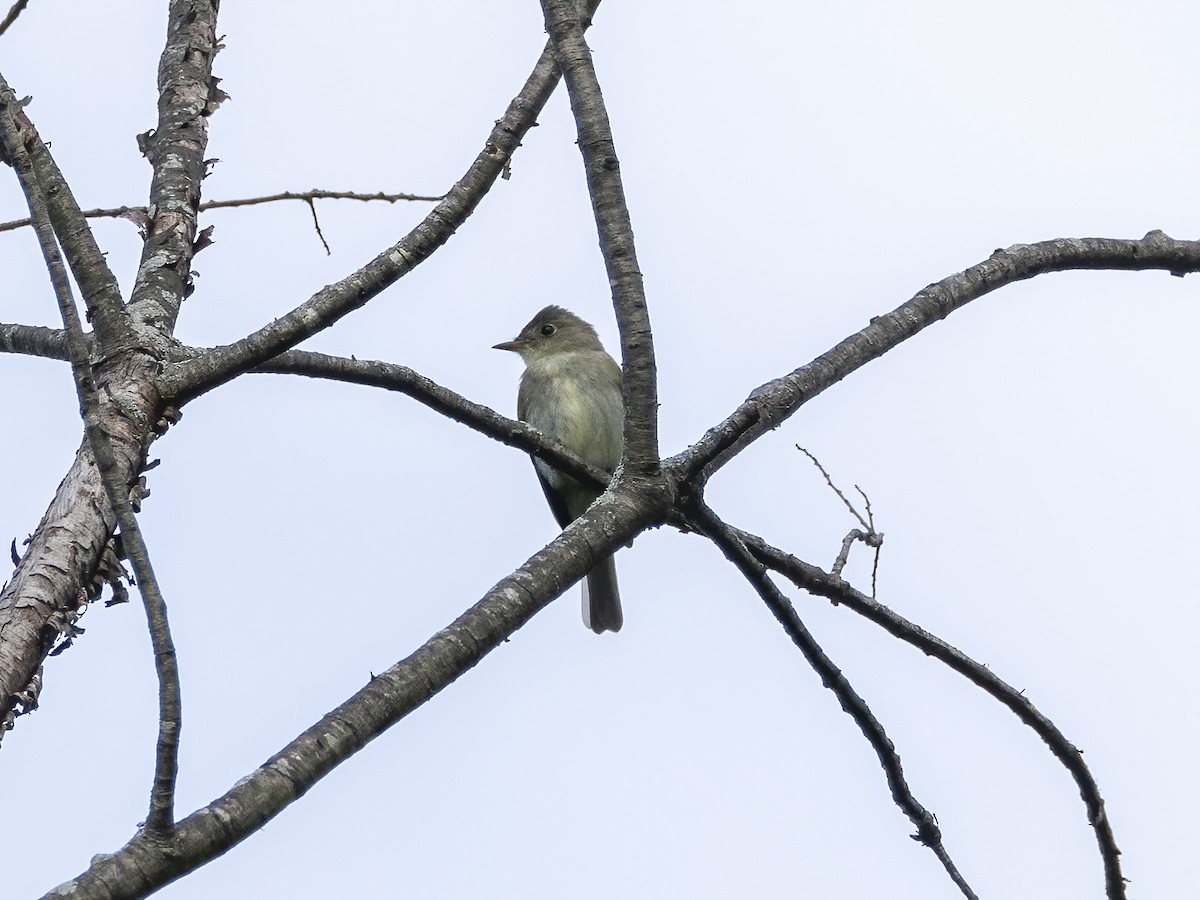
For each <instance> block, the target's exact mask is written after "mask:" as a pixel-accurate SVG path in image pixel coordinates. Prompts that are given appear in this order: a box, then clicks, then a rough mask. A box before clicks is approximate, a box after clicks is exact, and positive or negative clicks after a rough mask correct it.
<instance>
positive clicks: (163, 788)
mask: <svg viewBox="0 0 1200 900" xmlns="http://www.w3.org/2000/svg"><path fill="white" fill-rule="evenodd" d="M15 104H16V98H15V97H14V96H13V95H12V92H11V91H10V90H9V87H8V83H7V82H6V81H5V80H4V79H3V77H2V76H0V130H2V131H3V141H4V148H5V151H6V152H7V154H8V158H9V159H10V160H11V161H12V163H13V168H14V169H15V170H16V173H17V178H18V179H19V180H20V182H21V188H22V189H23V190H24V191H25V196H26V198H27V200H28V202H29V213H30V218H31V219H33V227H34V231H35V232H36V233H37V237H38V243H39V245H40V246H41V249H42V257H43V259H44V260H45V262H46V268H47V270H48V271H49V273H50V281H51V283H52V284H53V286H54V294H55V297H56V298H57V300H58V308H59V312H60V313H61V315H62V319H63V327H64V330H65V331H66V336H67V346H68V348H69V350H70V354H71V370H72V372H73V373H74V375H75V388H76V391H77V393H78V394H79V404H80V408H81V411H82V413H83V420H84V425H85V428H86V431H87V439H88V443H89V444H90V446H91V449H92V456H93V457H94V458H95V460H96V465H97V467H98V468H99V470H100V477H101V479H102V480H103V482H104V487H105V491H106V492H107V494H108V500H109V503H110V504H111V506H112V508H113V511H114V512H115V513H116V517H117V521H118V522H119V523H120V525H121V535H122V538H123V543H124V546H125V550H126V553H127V554H128V557H129V561H130V562H131V563H132V564H133V569H134V572H135V573H136V575H137V580H138V589H139V592H140V593H141V595H142V599H143V601H144V604H145V608H146V619H147V621H148V623H149V627H150V639H151V642H152V644H153V646H154V667H155V671H156V672H157V674H158V703H159V726H158V746H157V753H156V757H155V768H154V788H153V791H152V792H151V800H150V815H149V817H148V819H147V820H146V828H147V830H148V831H150V832H154V833H162V832H165V831H168V830H169V829H170V828H171V826H172V824H173V823H174V812H173V810H174V801H175V776H176V773H177V772H178V768H179V727H180V699H179V667H178V664H177V663H176V659H175V647H174V644H173V642H172V640H171V630H170V626H169V624H168V622H167V606H166V602H165V601H164V599H163V596H162V592H161V591H160V590H159V587H158V581H157V580H156V579H155V577H154V569H153V567H152V566H151V565H150V556H149V551H148V550H147V549H146V544H145V541H144V540H143V539H142V534H141V529H140V528H139V527H138V524H137V519H136V518H135V516H134V514H133V507H132V506H131V505H130V502H129V485H128V484H127V483H124V482H122V480H121V478H120V474H119V471H118V466H117V459H116V456H115V454H114V453H113V449H112V445H111V444H110V443H109V439H108V435H107V434H105V432H104V427H103V425H102V423H101V412H100V397H99V394H98V393H97V390H96V381H95V379H94V377H93V375H92V367H91V363H90V362H89V361H88V346H87V341H86V340H85V338H84V334H83V325H82V324H81V323H80V321H79V311H78V310H77V309H76V308H75V298H74V297H72V296H71V284H70V281H68V279H67V270H66V267H65V266H64V265H63V261H62V258H61V257H60V256H59V253H58V244H57V242H56V240H55V237H54V229H53V226H52V225H51V224H50V212H49V209H48V208H47V205H46V201H45V198H44V197H43V195H42V188H41V186H40V185H39V184H38V183H37V180H36V178H35V177H34V174H33V163H32V161H31V160H30V158H29V154H28V153H27V152H26V150H25V147H24V143H23V141H22V139H21V136H20V133H19V131H18V128H17V124H16V122H15V120H14V117H13V115H12V112H11V110H12V109H13V108H14V107H15Z"/></svg>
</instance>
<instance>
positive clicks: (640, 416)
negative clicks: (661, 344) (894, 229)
mask: <svg viewBox="0 0 1200 900" xmlns="http://www.w3.org/2000/svg"><path fill="white" fill-rule="evenodd" d="M542 13H543V16H544V18H545V21H546V32H547V33H548V34H549V35H550V40H551V42H553V44H554V47H555V52H556V57H557V59H558V65H559V68H560V69H561V70H562V73H563V80H564V81H565V82H566V85H567V92H568V94H569V95H570V98H571V112H572V113H573V114H574V116H575V124H576V130H577V132H578V135H579V140H578V142H577V143H578V147H579V152H580V153H581V154H582V155H583V163H584V171H585V173H586V174H587V184H588V196H589V197H590V199H591V201H592V210H593V212H594V214H595V217H596V230H597V232H598V233H599V236H600V250H601V252H602V253H603V254H604V267H605V270H606V272H607V273H608V282H609V284H610V285H611V289H612V297H613V305H614V307H615V309H616V313H617V327H618V329H619V330H620V333H621V356H622V362H623V364H624V365H623V377H622V392H623V394H624V397H625V451H624V463H623V465H624V468H625V472H626V474H629V475H633V476H637V475H650V474H656V473H657V472H658V471H659V468H660V460H659V455H658V376H657V370H656V368H655V363H654V340H653V335H652V333H651V330H650V315H649V313H648V311H647V309H646V292H645V289H644V287H643V285H642V273H641V271H640V270H639V269H638V261H637V252H636V249H635V247H634V240H633V226H632V225H631V223H630V218H629V208H628V206H627V205H626V202H625V189H624V187H623V186H622V184H621V169H620V164H619V163H618V161H617V151H616V146H615V145H614V143H613V137H612V128H611V126H610V125H609V121H608V112H607V110H606V109H605V106H604V97H603V96H602V95H601V93H600V84H599V82H598V81H597V80H596V70H595V68H594V67H593V65H592V55H591V51H590V50H588V47H587V44H586V43H585V42H584V39H583V31H584V23H583V22H582V21H581V19H580V13H579V9H578V6H577V0H542Z"/></svg>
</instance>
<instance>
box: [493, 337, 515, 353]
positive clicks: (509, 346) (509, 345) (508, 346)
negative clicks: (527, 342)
mask: <svg viewBox="0 0 1200 900" xmlns="http://www.w3.org/2000/svg"><path fill="white" fill-rule="evenodd" d="M492 349H493V350H511V351H512V352H513V353H520V352H521V341H520V340H515V341H505V342H504V343H502V344H493V345H492Z"/></svg>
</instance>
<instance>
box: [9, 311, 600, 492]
mask: <svg viewBox="0 0 1200 900" xmlns="http://www.w3.org/2000/svg"><path fill="white" fill-rule="evenodd" d="M0 334H2V332H0ZM251 371H252V372H257V373H265V374H281V375H282V374H286V375H305V376H308V377H310V378H326V379H330V380H333V381H346V382H349V383H351V384H362V385H367V386H370V387H379V388H384V389H385V390H389V391H396V392H398V393H401V394H405V395H407V396H409V397H412V398H413V399H414V400H416V401H418V402H420V403H423V404H425V405H426V406H428V407H429V408H430V409H433V410H436V411H437V412H440V413H441V414H442V415H444V416H446V417H447V418H450V419H453V420H454V421H455V422H460V423H462V424H463V425H466V426H468V427H469V428H473V429H474V430H475V431H478V432H479V433H480V434H484V435H487V436H488V437H490V438H492V439H494V440H497V441H499V442H500V443H502V444H507V445H508V446H510V447H518V448H520V449H522V450H524V451H526V452H527V453H531V454H533V455H534V456H537V457H540V458H541V459H544V460H546V462H548V463H551V464H552V465H554V466H555V467H556V468H559V469H562V470H563V471H564V472H568V473H570V474H571V475H574V476H576V477H577V478H579V479H581V480H583V481H591V482H593V483H594V484H596V485H597V486H599V487H601V488H603V487H606V486H607V485H608V482H609V475H608V473H606V472H605V471H604V470H603V469H601V468H599V467H597V466H593V465H589V464H588V463H585V462H583V461H582V460H581V459H579V458H578V457H577V456H575V455H574V454H573V453H571V451H569V450H568V449H567V448H566V447H564V446H563V445H562V444H560V443H559V442H558V441H554V440H550V439H549V438H547V437H545V436H544V435H543V434H542V433H541V432H540V431H538V430H537V429H536V428H531V427H530V426H529V425H526V424H525V423H524V422H518V421H517V420H515V419H509V418H507V417H505V416H502V415H500V414H499V413H497V412H496V411H494V410H492V409H489V408H488V407H486V406H484V405H483V404H481V403H475V402H473V401H471V400H468V399H467V398H466V397H464V396H462V395H461V394H457V393H455V392H454V391H452V390H450V389H449V388H445V387H442V386H441V385H440V384H438V383H437V382H435V381H433V380H431V379H429V378H426V377H425V376H424V375H421V374H420V373H419V372H415V371H413V370H412V369H410V368H408V367H407V366H399V365H395V364H394V363H386V362H378V361H376V360H367V359H345V358H344V357H340V356H329V355H327V354H324V353H313V352H311V351H308V350H288V351H286V352H285V353H281V354H279V356H276V357H275V358H274V359H271V360H269V361H268V362H265V363H263V364H262V365H261V366H259V367H258V368H256V369H253V370H251Z"/></svg>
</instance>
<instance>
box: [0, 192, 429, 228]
mask: <svg viewBox="0 0 1200 900" xmlns="http://www.w3.org/2000/svg"><path fill="white" fill-rule="evenodd" d="M443 196H445V195H443ZM441 199H442V197H433V196H425V195H423V194H385V193H384V192H383V191H376V192H375V193H373V194H367V193H362V192H359V191H326V190H320V189H317V188H314V189H313V190H311V191H281V192H280V193H278V194H265V195H263V196H261V197H241V198H237V199H234V200H205V201H204V202H203V203H201V204H200V206H199V207H198V210H199V211H200V212H207V211H208V210H210V209H234V208H237V207H242V206H260V205H262V204H264V203H279V202H282V201H286V200H299V201H301V202H303V203H306V204H309V203H311V202H312V201H313V200H358V201H361V202H363V203H371V202H376V201H382V202H384V203H398V202H400V201H402V200H412V201H418V200H424V201H429V202H437V201H438V200H441ZM80 215H82V216H83V217H84V218H87V219H130V220H132V221H135V222H136V221H138V220H139V219H140V218H141V217H142V216H149V211H148V210H147V208H146V207H144V206H113V207H108V208H104V209H87V210H83V211H82V212H81V213H80ZM30 224H32V223H31V221H30V220H29V219H13V220H12V221H10V222H0V231H16V230H17V229H19V228H27V227H28V226H29V225H30Z"/></svg>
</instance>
